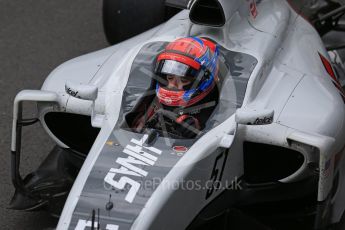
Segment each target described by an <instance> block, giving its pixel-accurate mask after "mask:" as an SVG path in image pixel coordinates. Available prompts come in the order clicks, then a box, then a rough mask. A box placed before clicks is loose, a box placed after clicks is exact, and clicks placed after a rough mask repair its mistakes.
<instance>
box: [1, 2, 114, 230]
mask: <svg viewBox="0 0 345 230" xmlns="http://www.w3.org/2000/svg"><path fill="white" fill-rule="evenodd" d="M101 9H102V1H101V0H0V165H1V166H0V229H19V230H20V229H26V230H31V229H32V230H34V229H35V230H39V229H53V228H55V226H56V223H57V219H55V218H53V217H51V216H49V215H48V214H47V213H46V212H42V211H41V212H33V213H30V212H21V211H12V210H9V209H7V207H8V204H9V201H10V200H11V197H12V195H13V192H14V189H13V186H12V183H11V177H10V143H11V127H12V107H13V99H14V97H15V95H16V94H17V93H18V92H19V91H20V90H22V89H39V88H40V87H41V85H42V83H43V81H44V79H45V78H46V77H47V76H48V74H49V73H50V72H51V71H52V70H53V69H54V68H56V67H57V66H58V65H60V64H61V63H63V62H65V61H67V60H69V59H71V58H74V57H77V56H80V55H82V54H85V53H89V52H92V51H95V50H99V49H101V48H104V47H107V46H108V44H107V42H106V39H105V36H104V33H103V27H102V10H101ZM33 111H34V110H33V109H32V106H30V107H29V109H27V111H26V114H28V115H31V114H33ZM53 146H54V144H53V142H52V141H51V140H50V139H49V137H47V136H46V135H45V134H44V132H43V130H42V129H41V128H40V127H39V125H36V126H34V127H30V128H26V129H25V130H24V132H23V157H22V175H25V174H27V173H29V172H30V171H32V170H34V169H35V168H36V167H37V166H38V165H39V163H40V162H41V161H42V160H43V159H44V157H45V156H46V155H47V153H48V152H49V151H50V149H51V148H52V147H53Z"/></svg>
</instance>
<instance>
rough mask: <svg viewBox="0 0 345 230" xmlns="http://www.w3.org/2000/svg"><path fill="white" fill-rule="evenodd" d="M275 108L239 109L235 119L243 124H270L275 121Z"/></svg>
mask: <svg viewBox="0 0 345 230" xmlns="http://www.w3.org/2000/svg"><path fill="white" fill-rule="evenodd" d="M273 116H274V110H272V109H249V108H243V109H238V110H237V111H236V114H235V121H236V123H238V124H241V125H268V124H271V123H272V122H273Z"/></svg>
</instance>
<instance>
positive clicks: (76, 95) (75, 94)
mask: <svg viewBox="0 0 345 230" xmlns="http://www.w3.org/2000/svg"><path fill="white" fill-rule="evenodd" d="M65 91H66V93H68V94H69V95H71V96H72V97H78V93H79V92H78V91H74V90H72V89H71V88H69V87H67V86H65Z"/></svg>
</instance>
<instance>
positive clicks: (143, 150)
mask: <svg viewBox="0 0 345 230" xmlns="http://www.w3.org/2000/svg"><path fill="white" fill-rule="evenodd" d="M146 139H147V135H145V136H144V137H143V138H142V139H141V140H136V139H131V143H132V144H134V145H131V144H128V145H127V146H126V147H125V149H123V151H122V153H124V154H126V156H127V157H119V158H117V159H116V163H118V164H119V165H120V167H119V168H111V169H110V170H109V171H108V173H107V175H106V176H105V178H104V182H106V183H107V184H109V185H111V186H112V187H114V188H116V189H119V190H121V189H124V188H125V186H126V185H129V186H130V189H129V191H128V193H127V195H126V197H125V200H126V201H127V202H129V203H132V202H133V200H134V198H135V196H136V194H137V193H138V191H139V189H140V186H141V185H140V182H139V181H138V180H135V179H132V178H130V177H128V176H134V177H135V178H138V179H139V178H143V177H146V176H147V175H148V172H147V171H146V170H144V169H142V168H141V167H138V166H142V167H143V166H144V167H146V166H153V165H154V164H155V163H156V161H157V159H158V157H157V155H161V154H162V151H161V150H159V149H157V148H154V147H147V146H144V144H143V143H145V141H146ZM117 175H120V178H119V179H118V180H115V179H114V178H115V177H116V176H117Z"/></svg>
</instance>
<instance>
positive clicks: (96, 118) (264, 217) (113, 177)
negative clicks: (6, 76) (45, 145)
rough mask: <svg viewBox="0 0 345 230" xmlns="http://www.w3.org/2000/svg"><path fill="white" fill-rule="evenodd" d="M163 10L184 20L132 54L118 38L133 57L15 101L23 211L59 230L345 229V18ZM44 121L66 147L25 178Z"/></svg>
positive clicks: (201, 2)
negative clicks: (52, 218)
mask: <svg viewBox="0 0 345 230" xmlns="http://www.w3.org/2000/svg"><path fill="white" fill-rule="evenodd" d="M105 2H108V3H109V2H110V1H105ZM113 2H115V1H113ZM118 2H122V4H123V5H126V4H129V3H130V2H131V1H127V0H126V1H118ZM140 2H141V4H143V3H144V4H146V6H147V5H149V1H138V2H137V3H136V4H137V5H135V7H137V8H142V7H143V6H141V5H140ZM166 2H167V4H168V3H169V4H168V5H169V6H170V7H171V6H175V7H176V6H177V7H179V8H183V10H182V11H179V10H174V12H173V13H169V14H170V15H169V16H162V17H163V18H162V21H161V22H163V21H164V20H166V19H167V18H169V17H171V16H172V15H174V14H176V15H174V16H172V18H171V19H169V20H168V21H166V22H164V23H162V24H160V25H158V26H155V27H153V26H154V25H153V24H152V25H151V26H148V27H153V28H151V29H149V30H148V31H146V32H144V33H141V34H139V35H137V36H135V37H133V38H130V39H128V40H125V41H122V42H120V40H122V39H124V38H126V36H127V37H129V36H132V35H134V34H135V33H138V32H139V31H136V32H133V31H131V33H130V34H125V35H123V34H117V31H116V29H114V27H112V26H111V25H109V24H108V25H105V29H106V33H107V36H108V40H109V41H112V42H120V43H118V44H116V45H114V46H111V47H109V48H106V49H103V50H100V51H97V52H94V53H90V54H87V55H84V56H81V57H78V58H75V59H73V60H71V61H68V62H66V63H64V64H62V65H61V66H59V67H58V68H57V69H56V70H54V71H53V72H52V73H51V74H50V75H49V76H48V78H47V79H46V81H45V82H44V84H43V86H42V88H41V90H23V91H21V92H19V93H18V95H17V96H16V98H15V101H14V114H13V130H12V146H11V150H12V181H13V184H14V186H15V188H16V191H15V194H14V196H13V198H12V201H11V204H10V205H11V208H12V209H17V210H28V211H29V210H37V209H40V208H43V207H49V209H50V211H51V212H52V213H55V214H56V215H58V216H59V217H60V219H59V223H58V226H57V229H58V230H60V229H77V230H81V229H108V230H124V229H174V230H175V229H328V228H333V229H341V228H342V227H344V225H343V224H344V219H345V217H344V209H345V158H344V151H345V106H344V103H345V92H344V90H343V86H344V85H345V66H344V61H345V53H344V52H343V51H344V50H343V49H344V48H345V40H344V39H342V36H343V35H342V33H343V32H345V24H344V23H343V21H342V16H343V15H344V14H345V6H344V5H343V4H342V3H340V2H337V1H330V0H329V1H317V2H316V1H310V2H309V3H308V4H307V3H305V4H304V3H303V4H299V5H298V4H297V5H293V4H292V3H291V2H290V1H285V0H191V1H186V0H168V1H166ZM150 4H151V3H150ZM110 5H111V4H110ZM108 7H110V6H108ZM131 7H132V6H131ZM148 8H149V7H148ZM142 9H144V7H143V8H142ZM113 10H114V9H112V11H110V12H113ZM163 10H164V7H163ZM116 12H118V11H116ZM105 13H106V12H105ZM147 14H152V11H149V10H147ZM302 15H303V16H302ZM108 16H109V15H108ZM166 17H167V18H166ZM107 20H109V18H108V19H105V21H107ZM137 21H138V23H139V22H140V20H137ZM153 21H154V20H153ZM106 23H109V22H106ZM150 23H151V22H150ZM155 23H156V22H155ZM137 25H140V24H137ZM134 27H135V26H134ZM115 28H116V26H115ZM136 28H141V26H136ZM119 30H120V29H119ZM133 33H134V34H133ZM339 34H340V35H342V36H339ZM170 84H171V85H174V84H175V85H174V87H171V86H170ZM180 86H181V87H180ZM171 89H173V90H171ZM209 95H211V96H209ZM210 98H211V99H212V100H211V99H210ZM206 99H208V100H207V101H206ZM209 99H210V100H209ZM27 101H30V102H36V103H37V108H38V113H37V114H38V115H37V117H35V118H25V117H23V115H22V110H23V109H24V108H23V107H24V104H25V102H27ZM199 102H202V103H199ZM171 108H173V109H171ZM209 108H212V109H209ZM36 122H40V123H41V125H42V126H43V127H44V129H45V130H46V132H47V134H48V135H49V136H50V137H51V138H52V139H53V140H54V141H55V142H56V144H57V145H56V147H54V149H53V150H52V151H51V152H50V153H49V155H48V156H47V158H46V159H45V160H44V162H43V163H42V164H41V166H40V167H39V168H38V169H37V170H36V171H35V172H33V173H30V174H29V175H27V176H26V177H25V178H22V177H21V175H20V155H21V154H20V152H21V151H20V150H21V130H22V127H23V126H28V125H31V124H34V123H36ZM67 196H68V197H67ZM62 208H63V211H62V213H61V215H60V213H59V210H60V211H61V209H62ZM56 210H58V211H56ZM54 211H55V212H54Z"/></svg>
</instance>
